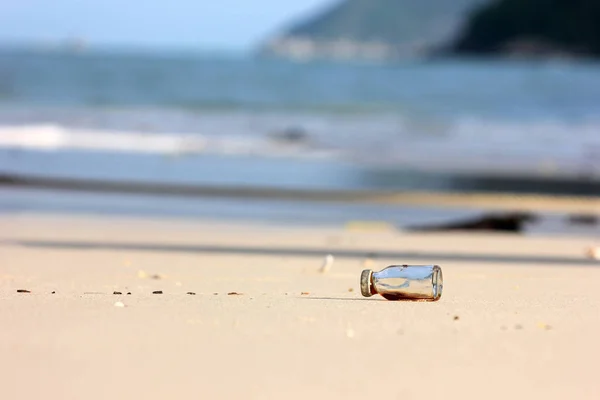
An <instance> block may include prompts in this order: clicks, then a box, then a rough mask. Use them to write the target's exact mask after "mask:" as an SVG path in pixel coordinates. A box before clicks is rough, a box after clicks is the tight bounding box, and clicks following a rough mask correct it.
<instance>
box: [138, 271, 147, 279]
mask: <svg viewBox="0 0 600 400" xmlns="http://www.w3.org/2000/svg"><path fill="white" fill-rule="evenodd" d="M137 277H138V278H140V279H146V278H147V277H148V274H147V273H146V271H142V270H141V269H140V270H139V271H138V272H137Z"/></svg>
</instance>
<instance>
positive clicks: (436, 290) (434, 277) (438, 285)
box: [431, 265, 444, 301]
mask: <svg viewBox="0 0 600 400" xmlns="http://www.w3.org/2000/svg"><path fill="white" fill-rule="evenodd" d="M431 286H432V288H433V293H432V294H433V300H434V301H437V300H439V299H440V297H442V291H443V290H444V276H443V275H442V269H441V268H440V267H439V266H437V265H436V266H434V267H433V274H431Z"/></svg>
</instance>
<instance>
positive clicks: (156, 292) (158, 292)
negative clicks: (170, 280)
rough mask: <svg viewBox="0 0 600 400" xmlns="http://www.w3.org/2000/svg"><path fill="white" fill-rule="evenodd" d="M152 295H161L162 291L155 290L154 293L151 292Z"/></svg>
mask: <svg viewBox="0 0 600 400" xmlns="http://www.w3.org/2000/svg"><path fill="white" fill-rule="evenodd" d="M152 294H163V291H162V290H155V291H154V292H152Z"/></svg>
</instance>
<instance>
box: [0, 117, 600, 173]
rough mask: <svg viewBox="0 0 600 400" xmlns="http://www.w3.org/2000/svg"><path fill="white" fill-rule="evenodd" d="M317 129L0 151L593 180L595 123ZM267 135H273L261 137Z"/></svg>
mask: <svg viewBox="0 0 600 400" xmlns="http://www.w3.org/2000/svg"><path fill="white" fill-rule="evenodd" d="M317 122H319V123H318V124H317V123H315V122H314V121H313V123H312V124H308V128H307V129H306V132H307V136H306V138H304V139H306V140H301V141H298V142H294V141H290V140H288V141H286V140H284V139H283V140H282V138H277V137H273V136H268V135H260V134H257V133H256V132H252V133H246V134H245V135H244V134H243V133H244V132H238V131H236V130H228V131H226V133H224V134H222V135H217V134H215V132H217V131H214V132H213V131H210V132H208V133H210V134H207V135H199V134H183V133H169V134H167V133H161V134H158V133H142V132H130V131H108V130H93V129H76V128H65V127H61V126H59V125H30V126H4V127H0V147H4V148H13V149H29V150H38V151H58V150H81V151H102V152H126V153H150V154H152V153H154V154H164V155H172V156H183V155H193V154H219V155H255V156H263V157H289V158H332V157H336V158H342V159H347V160H350V161H354V162H358V163H362V164H369V165H373V166H386V167H394V168H407V169H412V170H420V171H429V172H447V173H452V174H476V175H497V176H526V175H528V176H532V177H545V178H577V179H579V178H583V179H592V180H600V121H588V122H582V123H579V124H567V123H563V122H555V121H540V120H538V121H534V122H527V123H509V122H494V121H486V120H482V119H473V118H463V119H457V120H455V121H454V122H451V123H448V124H445V125H443V124H433V125H431V126H434V130H433V131H431V130H430V131H427V130H426V129H424V130H423V131H421V130H420V129H419V126H418V125H414V124H412V125H411V124H409V123H408V122H406V121H405V120H403V119H401V118H396V119H393V122H394V124H391V123H390V120H389V119H387V120H385V119H384V120H381V121H377V120H376V119H373V118H368V119H345V120H343V121H337V120H335V121H321V120H319V121H317ZM296 125H300V126H302V125H301V124H296ZM423 126H424V127H427V126H428V125H421V127H423ZM268 127H269V128H272V127H271V125H269V124H268ZM392 128H393V129H392ZM240 129H241V128H240ZM269 130H271V131H273V129H264V130H263V131H269Z"/></svg>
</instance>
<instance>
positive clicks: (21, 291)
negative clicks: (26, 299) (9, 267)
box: [17, 289, 31, 293]
mask: <svg viewBox="0 0 600 400" xmlns="http://www.w3.org/2000/svg"><path fill="white" fill-rule="evenodd" d="M17 293H31V291H30V290H27V289H18V290H17Z"/></svg>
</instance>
